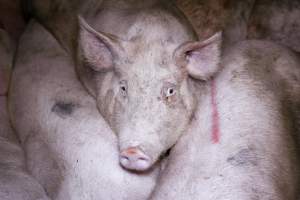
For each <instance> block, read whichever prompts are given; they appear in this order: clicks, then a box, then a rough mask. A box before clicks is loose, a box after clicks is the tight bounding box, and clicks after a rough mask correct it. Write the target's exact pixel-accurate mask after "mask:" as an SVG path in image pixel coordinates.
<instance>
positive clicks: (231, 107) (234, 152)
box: [150, 40, 300, 200]
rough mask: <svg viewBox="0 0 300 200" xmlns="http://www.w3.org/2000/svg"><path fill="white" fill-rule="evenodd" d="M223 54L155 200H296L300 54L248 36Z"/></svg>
mask: <svg viewBox="0 0 300 200" xmlns="http://www.w3.org/2000/svg"><path fill="white" fill-rule="evenodd" d="M206 55H207V54H206ZM220 59H221V60H222V61H221V65H222V67H223V69H222V70H221V71H220V73H218V74H217V75H216V76H215V77H214V78H213V79H211V80H209V82H208V84H207V85H206V86H205V85H203V83H202V85H203V86H202V89H201V90H199V92H198V93H199V94H198V98H199V101H200V102H201V103H199V104H198V107H197V111H196V114H195V116H194V120H193V122H192V123H191V126H190V127H189V130H188V131H187V132H186V133H185V134H184V135H183V136H182V137H181V138H180V139H179V140H178V142H177V143H176V145H175V146H174V147H173V148H172V150H171V152H170V155H169V159H168V163H167V166H166V168H165V169H164V171H163V172H161V173H162V175H161V176H160V178H159V180H158V183H157V185H156V189H155V190H154V192H153V193H152V195H151V198H150V200H156V199H165V200H168V199H177V200H183V199H184V200H187V199H188V200H189V199H206V200H225V199H226V200H227V199H230V200H250V199H251V200H252V199H260V200H265V199H272V200H296V199H299V197H300V196H299V195H300V194H299V191H300V190H299V150H298V146H297V138H298V137H299V134H300V131H299V130H300V126H299V125H300V123H299V122H300V115H299V111H300V67H299V64H300V60H299V57H297V56H296V54H295V53H294V52H292V51H290V50H289V49H286V48H284V47H282V46H279V45H277V44H274V43H271V42H267V41H258V40H252V41H251V40H250V41H244V42H241V43H238V44H236V45H235V46H233V47H231V48H229V49H226V50H225V52H223V55H222V57H221V58H220Z"/></svg>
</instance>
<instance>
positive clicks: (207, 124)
mask: <svg viewBox="0 0 300 200" xmlns="http://www.w3.org/2000/svg"><path fill="white" fill-rule="evenodd" d="M194 87H195V88H194V89H195V95H196V96H197V98H196V100H197V105H196V110H195V113H194V118H193V121H192V122H191V124H190V126H189V127H188V129H187V131H186V133H184V135H183V136H182V137H181V138H180V140H179V141H178V142H177V144H176V145H175V146H174V148H173V150H172V153H171V154H175V155H176V154H181V155H185V156H186V155H193V152H197V151H199V149H200V148H205V147H207V145H210V146H215V145H216V146H217V145H218V142H219V140H220V137H221V132H220V130H219V116H218V105H217V101H218V96H217V93H218V89H217V85H216V83H215V81H214V80H210V81H208V82H202V83H201V82H197V83H196V84H194ZM191 141H192V142H191ZM185 159H186V158H185ZM191 159H194V158H193V157H191Z"/></svg>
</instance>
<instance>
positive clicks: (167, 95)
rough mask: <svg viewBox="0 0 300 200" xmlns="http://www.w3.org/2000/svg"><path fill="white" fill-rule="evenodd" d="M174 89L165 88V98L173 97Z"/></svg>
mask: <svg viewBox="0 0 300 200" xmlns="http://www.w3.org/2000/svg"><path fill="white" fill-rule="evenodd" d="M175 92H176V91H175V89H174V88H172V87H170V88H167V91H166V97H170V96H173V95H174V94H175Z"/></svg>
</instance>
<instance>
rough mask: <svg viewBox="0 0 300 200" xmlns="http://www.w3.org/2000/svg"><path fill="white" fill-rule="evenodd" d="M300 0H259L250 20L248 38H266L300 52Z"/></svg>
mask: <svg viewBox="0 0 300 200" xmlns="http://www.w3.org/2000/svg"><path fill="white" fill-rule="evenodd" d="M299 8H300V2H299V1H294V0H283V1H271V0H257V1H256V2H255V6H254V8H253V11H252V14H251V17H250V19H249V22H248V31H247V32H248V33H247V38H248V39H266V40H271V41H275V42H276V43H279V44H281V45H285V46H287V47H289V48H291V49H293V50H294V51H297V52H300V36H299V34H298V32H299V31H300V23H299V18H300V10H299Z"/></svg>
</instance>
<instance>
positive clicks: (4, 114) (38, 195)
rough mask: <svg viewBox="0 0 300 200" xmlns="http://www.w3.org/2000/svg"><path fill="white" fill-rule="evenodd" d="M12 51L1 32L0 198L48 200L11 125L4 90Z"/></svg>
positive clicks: (7, 39)
mask: <svg viewBox="0 0 300 200" xmlns="http://www.w3.org/2000/svg"><path fill="white" fill-rule="evenodd" d="M14 51H15V47H14V43H13V42H12V39H11V38H9V36H8V34H7V33H6V32H5V31H4V30H2V29H0V85H1V88H0V199H1V200H49V198H48V197H47V195H46V193H45V191H44V189H43V188H42V186H41V185H40V184H39V183H38V182H37V181H36V180H35V179H34V178H33V177H32V176H31V175H30V174H29V173H28V171H27V169H26V161H25V156H24V151H23V149H22V148H21V145H20V144H19V142H18V139H17V137H16V135H15V133H14V131H13V129H12V127H11V125H10V119H9V115H8V110H7V90H8V82H9V78H8V77H9V75H10V72H11V68H12V60H13V53H14Z"/></svg>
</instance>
